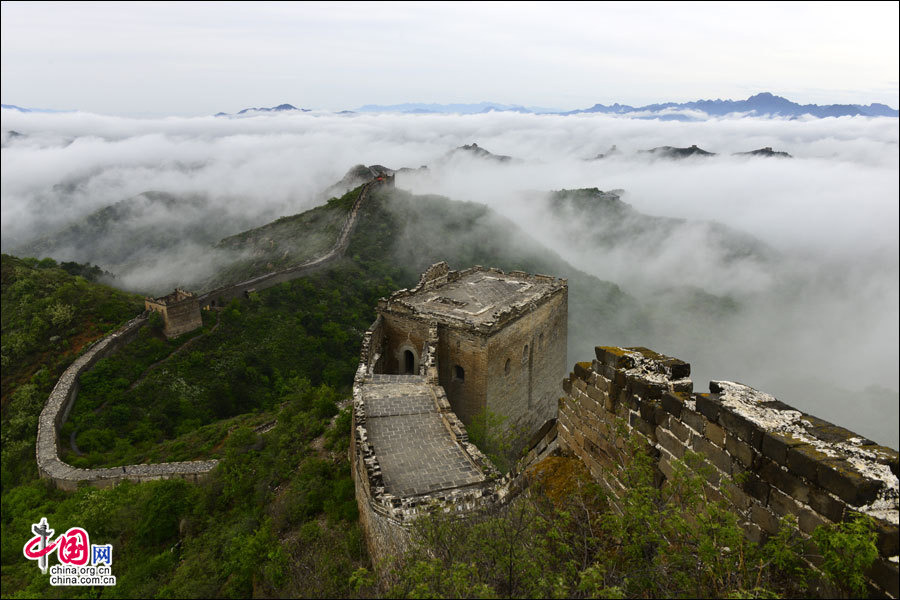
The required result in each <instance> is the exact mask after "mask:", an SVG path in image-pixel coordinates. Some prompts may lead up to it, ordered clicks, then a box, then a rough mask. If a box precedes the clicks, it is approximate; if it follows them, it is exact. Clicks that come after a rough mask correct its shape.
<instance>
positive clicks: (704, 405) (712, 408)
mask: <svg viewBox="0 0 900 600" xmlns="http://www.w3.org/2000/svg"><path fill="white" fill-rule="evenodd" d="M695 398H696V400H697V411H699V412H700V414H702V415H703V416H704V417H706V418H707V419H709V420H710V421H712V422H714V423H715V422H717V421H718V420H719V410H721V408H722V403H721V402H719V397H718V396H717V395H715V394H697V395H696V396H695ZM701 431H702V429H701Z"/></svg>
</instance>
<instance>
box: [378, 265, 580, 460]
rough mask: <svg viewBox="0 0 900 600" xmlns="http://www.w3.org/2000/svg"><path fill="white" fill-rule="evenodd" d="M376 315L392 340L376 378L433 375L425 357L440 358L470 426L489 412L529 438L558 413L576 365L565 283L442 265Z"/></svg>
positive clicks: (447, 385)
mask: <svg viewBox="0 0 900 600" xmlns="http://www.w3.org/2000/svg"><path fill="white" fill-rule="evenodd" d="M377 310H378V314H379V315H380V316H381V319H382V320H383V337H382V340H381V356H380V358H379V361H378V362H379V364H378V365H377V366H376V369H375V371H376V372H381V373H397V374H404V373H409V374H414V373H420V372H423V373H424V372H425V369H420V367H422V366H423V365H422V361H423V357H424V358H425V360H431V361H433V362H436V365H434V364H431V365H428V366H431V367H434V366H436V372H437V378H438V383H439V384H440V385H441V386H442V387H443V388H444V390H445V391H446V393H447V398H448V399H449V401H450V405H451V406H452V408H453V411H454V412H455V413H456V414H457V416H459V418H460V419H461V420H462V421H463V423H465V424H466V425H468V424H470V423H471V422H472V420H473V418H474V417H475V416H476V415H478V414H479V413H481V412H482V411H485V410H487V411H489V412H491V413H494V414H498V415H502V416H503V417H505V418H506V425H507V427H508V428H515V431H517V432H520V433H522V434H525V436H530V435H532V434H534V433H535V432H536V431H537V430H538V429H540V427H541V426H542V425H543V424H544V423H545V422H546V421H548V420H549V419H553V418H555V417H556V412H557V399H558V396H559V382H560V381H561V380H562V378H564V377H565V376H566V374H567V369H568V367H567V358H566V326H567V320H568V285H567V282H566V280H565V279H557V278H555V277H549V276H545V275H529V274H527V273H523V272H521V271H511V272H509V273H504V272H503V271H500V270H499V269H488V268H484V267H480V266H476V267H472V268H470V269H465V270H463V271H451V270H450V269H449V267H448V266H447V263H444V262H441V263H437V264H435V265H432V266H431V267H430V268H429V269H428V270H427V271H426V272H425V273H424V274H423V275H422V277H421V279H420V281H419V284H418V285H417V286H416V287H415V288H413V289H412V290H400V291H398V292H395V293H394V294H392V295H391V297H390V298H388V299H387V300H381V301H379V303H378V308H377ZM435 336H436V339H435ZM435 359H436V360H435ZM525 441H527V437H525V439H523V440H522V442H523V443H524V442H525Z"/></svg>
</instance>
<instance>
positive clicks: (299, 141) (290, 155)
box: [0, 110, 900, 447]
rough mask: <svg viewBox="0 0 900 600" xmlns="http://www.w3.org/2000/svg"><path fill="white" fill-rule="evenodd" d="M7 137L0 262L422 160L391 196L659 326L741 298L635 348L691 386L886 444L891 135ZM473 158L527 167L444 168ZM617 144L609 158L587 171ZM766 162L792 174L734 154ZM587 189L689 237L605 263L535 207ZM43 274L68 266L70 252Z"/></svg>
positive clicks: (98, 120) (425, 129)
mask: <svg viewBox="0 0 900 600" xmlns="http://www.w3.org/2000/svg"><path fill="white" fill-rule="evenodd" d="M2 130H3V149H2V155H0V164H2V183H0V198H2V246H3V251H4V252H8V251H10V250H11V249H14V248H16V247H18V246H20V245H22V244H25V243H27V242H28V241H30V240H32V239H34V238H36V237H39V236H46V235H50V234H52V233H53V232H54V231H56V230H58V229H60V228H61V227H63V226H65V225H67V224H69V223H71V222H73V221H77V220H78V219H82V218H83V217H85V216H86V215H88V214H90V213H91V212H93V211H95V210H97V209H100V208H103V207H105V206H108V205H111V204H114V203H116V202H119V201H121V200H125V199H127V198H131V197H133V196H135V195H137V194H140V193H142V192H145V191H148V190H157V191H163V192H169V193H172V194H176V195H196V194H201V195H203V196H204V197H206V198H208V200H209V205H210V206H211V207H213V209H214V210H216V211H217V212H218V214H219V216H220V217H222V216H224V217H225V219H224V220H225V221H226V222H233V223H234V230H233V231H232V230H229V227H228V226H227V225H226V226H224V227H223V229H222V232H221V233H222V237H224V236H226V235H230V234H233V233H237V232H238V231H239V230H240V229H241V228H244V227H246V226H247V224H248V223H250V224H263V223H265V222H268V221H270V220H272V219H274V218H277V217H279V216H282V215H288V214H294V213H297V212H301V211H303V210H306V209H308V208H311V207H313V206H315V205H317V204H319V203H321V202H322V200H323V197H322V190H324V189H325V188H327V187H328V186H330V185H332V184H333V183H335V182H336V181H337V180H339V179H340V178H341V177H342V176H343V175H344V173H345V172H346V171H347V170H348V169H349V168H350V167H351V166H353V165H355V164H359V163H364V164H381V165H385V166H387V167H390V168H394V169H397V168H400V167H418V166H420V165H429V166H430V168H429V169H428V170H427V171H422V172H418V173H409V174H401V175H399V176H398V177H397V186H398V187H401V188H404V189H409V190H411V191H413V192H416V193H437V194H443V195H446V196H448V197H450V198H453V199H457V200H469V201H475V202H481V203H484V204H486V205H488V206H490V207H492V208H494V209H495V210H497V211H498V212H501V213H502V214H504V215H505V216H506V217H508V218H510V219H511V220H513V221H514V222H515V223H517V224H518V225H520V226H521V227H522V228H523V229H524V230H525V231H526V232H528V233H529V234H531V235H532V236H534V237H535V238H536V239H537V240H538V241H540V242H541V243H543V244H545V245H546V246H548V247H550V248H551V249H553V250H555V251H556V252H558V253H559V254H560V255H561V256H562V257H563V258H565V259H566V260H568V261H570V262H571V263H572V264H574V265H576V266H577V267H578V268H580V269H582V270H584V271H587V272H589V273H591V274H593V275H596V276H598V277H600V278H602V279H608V280H611V281H614V282H616V283H618V284H619V285H621V286H622V288H623V289H624V290H625V291H627V292H629V293H631V294H633V295H634V296H635V297H637V298H638V299H639V300H640V301H642V302H646V303H647V305H648V306H656V309H657V310H663V312H665V311H664V309H663V308H661V307H660V306H659V305H658V304H659V302H657V303H656V305H654V299H659V298H661V297H665V296H664V294H665V293H666V291H667V290H671V289H676V288H683V287H686V286H688V287H692V288H699V289H702V290H703V291H705V292H707V293H710V294H713V295H717V296H720V297H728V298H731V299H733V300H735V301H736V302H737V304H738V305H739V307H740V309H739V310H738V311H737V312H736V313H735V314H731V315H729V316H727V317H721V318H719V317H716V318H712V319H705V320H703V321H702V322H681V321H678V318H679V315H681V313H679V312H677V311H676V312H673V313H672V314H663V316H662V317H661V322H663V323H665V324H666V327H665V332H664V333H660V334H659V335H657V336H655V337H656V339H650V340H644V341H643V342H641V345H645V346H648V347H651V348H654V349H656V350H658V351H661V352H666V353H669V354H673V355H675V356H678V357H680V358H682V359H684V360H687V361H689V362H691V363H692V364H693V366H694V373H695V381H696V382H697V383H696V385H695V387H696V388H698V389H703V388H705V385H706V380H708V379H711V378H715V379H732V380H739V381H742V382H743V383H746V384H748V385H753V386H755V387H759V388H761V389H765V390H766V391H769V392H772V393H774V394H775V395H777V396H779V397H780V399H782V400H784V401H786V402H788V403H790V404H794V405H795V406H798V407H799V408H802V409H804V410H808V411H810V412H813V413H814V414H817V415H819V416H822V417H824V418H831V419H833V420H837V421H838V422H840V423H842V424H847V423H849V426H850V428H851V429H856V430H858V431H860V432H861V433H863V434H865V435H869V436H870V437H873V438H874V439H876V440H878V441H881V442H887V443H889V444H891V445H893V446H894V447H897V443H898V442H897V438H898V434H897V421H898V419H897V397H898V396H897V389H898V384H897V380H898V363H900V356H898V327H900V323H898V298H900V294H898V279H900V277H898V196H900V193H898V174H900V173H898V170H900V169H898V159H900V153H898V138H900V131H898V120H897V119H889V118H861V117H852V118H851V117H846V118H837V119H835V118H830V119H795V120H788V119H763V118H744V119H739V118H730V119H709V120H704V121H697V122H679V121H659V120H655V119H635V118H624V117H615V116H607V115H595V114H594V115H590V114H588V115H573V116H558V115H530V114H517V113H488V114H481V115H465V116H460V115H389V114H380V115H373V114H349V115H335V114H329V113H303V114H278V115H261V116H256V117H252V118H221V117H220V118H216V117H203V118H166V119H129V118H120V117H107V116H101V115H94V114H85V113H56V114H38V113H20V112H17V111H11V110H3V111H2ZM10 131H15V132H17V133H18V134H21V135H11V134H10V133H9V132H10ZM472 142H477V143H478V145H479V146H481V147H483V148H485V149H487V150H490V151H491V152H494V153H496V154H503V155H510V156H513V157H514V158H516V159H518V160H515V161H510V162H507V163H497V162H494V161H485V160H477V159H473V158H472V157H470V156H467V155H465V154H460V153H456V154H454V155H452V156H449V157H448V156H447V154H448V152H449V151H450V150H452V149H453V148H456V147H458V146H461V145H463V144H469V143H472ZM691 144H697V145H698V146H699V147H701V148H703V149H705V150H708V151H711V152H716V153H717V156H715V157H711V158H704V159H700V158H697V159H686V160H680V161H673V160H664V159H658V158H653V157H651V156H649V155H646V154H641V153H640V152H639V151H640V150H645V149H649V148H653V147H657V146H664V145H669V146H679V147H684V146H689V145H691ZM612 145H616V147H617V150H618V152H616V153H614V154H612V155H610V156H609V157H608V158H605V159H602V160H589V159H591V158H592V157H594V156H596V155H597V154H598V153H606V152H607V150H608V149H609V148H610V147H611V146H612ZM766 146H771V147H772V148H773V149H774V150H776V151H785V152H789V153H790V154H791V155H793V157H794V158H793V159H771V158H770V159H765V158H750V157H738V156H732V154H733V153H735V152H744V151H749V150H754V149H757V148H762V147H766ZM580 187H598V188H600V189H602V190H611V189H621V190H624V192H623V193H622V199H623V200H624V201H625V202H627V203H629V204H630V205H631V206H633V207H634V208H635V209H636V210H637V211H639V212H641V213H645V214H649V215H658V216H666V217H675V218H681V219H686V220H688V221H689V222H690V223H691V224H693V225H692V226H693V229H692V228H691V227H687V228H684V229H683V230H682V232H681V233H679V234H678V235H675V236H669V237H666V238H661V239H660V240H658V245H656V247H651V248H649V249H647V248H645V249H644V250H643V251H642V252H634V251H633V249H630V248H627V246H623V247H622V248H616V249H612V250H607V251H604V252H598V251H596V249H593V248H591V247H590V246H586V245H585V244H584V243H581V240H578V239H575V238H574V234H575V233H576V232H578V231H580V230H579V229H578V228H576V227H573V226H571V225H570V224H567V223H566V221H565V219H563V218H560V215H554V214H552V212H549V211H548V210H547V208H546V205H545V204H541V203H535V202H532V201H528V200H527V199H528V198H531V197H533V193H534V191H540V190H555V189H562V188H568V189H572V188H580ZM229 216H230V217H233V219H232V220H231V221H229V219H228V217H229ZM148 218H151V217H150V216H148ZM152 218H155V219H159V220H162V221H165V220H166V219H174V220H178V219H182V218H183V216H182V215H179V214H174V215H166V214H161V215H153V216H152ZM197 218H202V215H199V216H198V217H197ZM706 221H716V222H718V223H721V224H724V225H726V226H728V227H730V228H732V229H734V230H737V231H739V232H744V233H746V234H750V235H752V236H754V237H756V238H758V239H759V240H760V241H761V242H763V244H764V245H765V246H767V247H768V248H769V249H771V251H772V256H773V257H774V258H773V259H772V260H769V261H767V262H764V263H760V262H759V261H754V260H745V261H740V260H739V261H734V260H725V259H724V258H723V257H722V256H721V255H720V254H719V253H720V249H719V247H718V246H716V245H714V244H711V243H709V239H708V236H706V235H705V233H704V232H705V231H706V230H705V229H704V227H705V226H704V225H703V223H704V222H706ZM239 224H240V225H239ZM204 247H205V246H203V245H202V244H201V245H198V244H197V243H196V242H195V241H192V240H184V244H183V246H179V247H177V248H176V247H173V249H172V255H171V256H165V255H162V256H161V255H159V254H158V253H157V254H156V255H154V256H153V257H147V260H148V261H152V265H151V263H150V262H145V263H143V264H142V266H141V268H135V269H134V270H133V271H129V272H117V275H118V281H119V283H120V285H122V286H124V287H127V288H129V289H135V290H148V289H155V287H156V286H160V285H168V284H169V283H170V281H171V279H172V278H171V273H172V271H173V270H178V271H180V273H181V275H183V279H185V280H187V279H190V278H191V277H196V276H197V275H198V274H199V272H200V271H203V270H204V269H209V268H211V265H210V264H207V263H206V262H205V261H204V260H203V259H204V257H205V256H206V253H205V252H204ZM55 258H58V259H60V260H71V259H75V260H78V259H79V254H78V249H77V248H73V249H71V252H70V254H69V255H68V256H56V257H55ZM100 266H105V265H103V264H101V265H100ZM453 266H454V267H464V266H467V265H453ZM621 341H622V342H628V343H634V342H635V341H634V340H621ZM619 342H620V340H602V339H598V340H597V341H596V343H597V344H608V343H609V344H615V343H619ZM587 358H589V357H582V356H578V357H572V356H570V357H569V361H570V362H573V361H574V360H584V359H587Z"/></svg>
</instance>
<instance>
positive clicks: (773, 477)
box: [759, 458, 809, 502]
mask: <svg viewBox="0 0 900 600" xmlns="http://www.w3.org/2000/svg"><path fill="white" fill-rule="evenodd" d="M760 462H761V463H762V465H761V468H760V469H759V474H760V476H761V477H762V478H763V479H765V480H766V481H767V482H769V483H770V484H772V485H773V486H775V487H777V488H778V489H780V490H781V491H782V492H784V493H785V494H787V495H788V496H790V497H791V498H794V499H796V500H798V501H799V502H806V501H807V500H808V499H809V486H808V485H807V484H806V483H805V482H804V481H803V480H802V479H800V478H799V477H796V476H795V475H793V474H791V473H790V472H788V471H787V469H785V468H784V467H782V466H781V465H779V464H778V463H776V462H773V461H771V460H769V459H765V458H764V459H761V460H760Z"/></svg>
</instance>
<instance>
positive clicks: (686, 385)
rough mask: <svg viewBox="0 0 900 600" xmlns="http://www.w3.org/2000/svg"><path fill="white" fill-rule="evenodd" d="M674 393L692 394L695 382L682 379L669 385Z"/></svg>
mask: <svg viewBox="0 0 900 600" xmlns="http://www.w3.org/2000/svg"><path fill="white" fill-rule="evenodd" d="M669 385H670V386H671V389H672V391H674V392H679V393H683V394H690V393H691V392H693V391H694V382H693V381H691V380H690V379H680V380H677V381H672V382H670V383H669Z"/></svg>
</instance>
